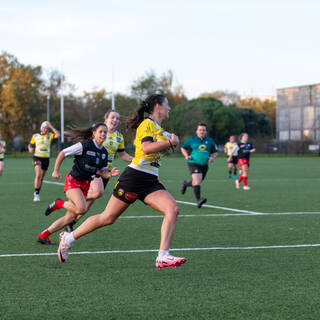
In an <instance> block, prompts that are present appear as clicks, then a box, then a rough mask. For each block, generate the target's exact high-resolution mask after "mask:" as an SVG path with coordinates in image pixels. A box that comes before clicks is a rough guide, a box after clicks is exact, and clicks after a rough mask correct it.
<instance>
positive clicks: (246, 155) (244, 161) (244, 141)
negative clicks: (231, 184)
mask: <svg viewBox="0 0 320 320" xmlns="http://www.w3.org/2000/svg"><path fill="white" fill-rule="evenodd" d="M248 138H249V136H248V134H247V133H241V134H240V136H239V140H240V142H238V144H237V146H235V147H234V148H233V150H232V153H231V155H230V156H229V160H231V158H232V156H234V155H236V154H238V165H239V168H240V170H241V172H242V173H241V176H240V177H239V179H238V180H236V181H235V183H236V188H237V189H240V183H241V181H243V190H250V187H249V186H248V172H249V166H250V153H252V152H255V151H256V149H255V148H254V146H253V144H252V143H250V142H248Z"/></svg>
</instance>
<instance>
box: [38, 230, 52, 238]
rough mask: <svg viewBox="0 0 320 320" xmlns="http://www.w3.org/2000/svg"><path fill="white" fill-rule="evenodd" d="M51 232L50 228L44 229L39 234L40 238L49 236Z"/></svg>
mask: <svg viewBox="0 0 320 320" xmlns="http://www.w3.org/2000/svg"><path fill="white" fill-rule="evenodd" d="M50 234H51V232H50V231H49V230H48V229H46V230H44V231H42V232H41V233H40V234H39V236H38V237H39V238H44V237H48V236H50Z"/></svg>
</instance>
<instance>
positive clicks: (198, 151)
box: [181, 123, 218, 208]
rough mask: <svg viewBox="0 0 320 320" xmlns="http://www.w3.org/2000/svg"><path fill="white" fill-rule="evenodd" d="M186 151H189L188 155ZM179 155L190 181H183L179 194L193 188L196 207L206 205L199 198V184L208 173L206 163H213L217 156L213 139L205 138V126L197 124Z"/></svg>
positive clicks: (202, 199) (203, 199)
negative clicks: (186, 167) (187, 170)
mask: <svg viewBox="0 0 320 320" xmlns="http://www.w3.org/2000/svg"><path fill="white" fill-rule="evenodd" d="M188 151H191V153H190V154H189V153H188ZM181 153H182V154H183V156H184V158H185V159H186V160H187V162H188V167H189V170H190V173H191V177H192V180H191V181H189V182H187V181H183V183H182V189H181V193H182V194H184V193H185V192H186V190H187V187H193V191H194V194H195V196H196V199H197V206H198V208H201V206H202V205H203V204H204V203H206V201H207V199H206V198H201V189H200V184H201V182H202V181H203V180H204V178H205V176H206V174H207V171H208V162H213V161H214V160H215V158H216V156H217V155H218V151H217V146H216V144H215V142H214V141H213V139H211V138H209V137H207V125H206V124H205V123H199V124H198V126H197V130H196V135H195V136H192V137H189V138H188V139H187V140H186V141H185V142H184V144H183V145H182V146H181Z"/></svg>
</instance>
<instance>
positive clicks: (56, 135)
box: [47, 121, 60, 139]
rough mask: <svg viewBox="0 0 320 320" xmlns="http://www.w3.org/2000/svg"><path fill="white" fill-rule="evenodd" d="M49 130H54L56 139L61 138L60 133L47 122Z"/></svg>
mask: <svg viewBox="0 0 320 320" xmlns="http://www.w3.org/2000/svg"><path fill="white" fill-rule="evenodd" d="M47 123H48V126H49V128H50V129H51V130H52V132H53V133H54V138H55V139H57V138H59V137H60V132H59V131H58V130H57V129H56V128H55V127H54V126H53V125H52V124H51V123H50V122H49V121H47Z"/></svg>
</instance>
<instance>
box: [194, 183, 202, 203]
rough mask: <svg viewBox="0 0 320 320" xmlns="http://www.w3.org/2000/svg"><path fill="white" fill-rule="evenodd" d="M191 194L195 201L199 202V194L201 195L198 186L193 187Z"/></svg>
mask: <svg viewBox="0 0 320 320" xmlns="http://www.w3.org/2000/svg"><path fill="white" fill-rule="evenodd" d="M193 192H194V195H195V196H196V199H197V201H199V200H200V194H201V190H200V185H197V186H194V187H193Z"/></svg>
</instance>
